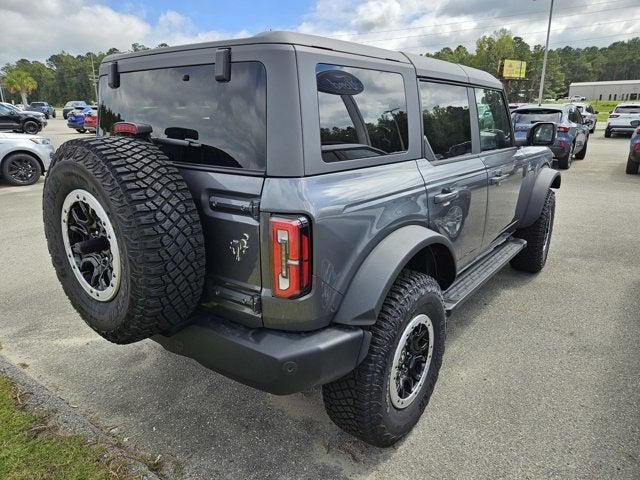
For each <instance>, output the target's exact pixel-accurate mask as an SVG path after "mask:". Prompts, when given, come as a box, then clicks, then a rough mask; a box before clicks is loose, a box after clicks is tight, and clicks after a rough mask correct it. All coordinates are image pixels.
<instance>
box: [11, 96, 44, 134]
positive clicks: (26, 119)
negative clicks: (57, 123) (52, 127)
mask: <svg viewBox="0 0 640 480" xmlns="http://www.w3.org/2000/svg"><path fill="white" fill-rule="evenodd" d="M46 125H47V120H46V118H45V116H44V113H40V112H29V111H23V110H18V109H17V108H16V107H14V106H13V105H11V104H10V103H0V131H1V130H10V131H14V132H24V133H30V134H36V133H38V132H39V131H40V130H42V129H43V128H44V127H45V126H46Z"/></svg>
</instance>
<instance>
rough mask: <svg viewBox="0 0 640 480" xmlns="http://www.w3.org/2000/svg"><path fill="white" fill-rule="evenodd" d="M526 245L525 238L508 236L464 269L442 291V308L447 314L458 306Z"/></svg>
mask: <svg viewBox="0 0 640 480" xmlns="http://www.w3.org/2000/svg"><path fill="white" fill-rule="evenodd" d="M526 246H527V242H526V241H525V240H522V239H519V238H510V239H509V240H507V241H506V242H504V243H503V244H501V245H498V246H497V247H496V248H494V249H493V250H492V251H491V252H490V253H488V254H487V255H485V256H484V257H482V258H481V259H480V260H478V262H476V264H475V265H472V266H471V267H469V269H467V270H465V271H464V272H463V273H462V274H461V275H460V276H459V277H458V278H457V279H456V281H455V282H454V283H453V285H451V286H450V287H449V288H448V289H447V290H446V291H445V292H444V308H445V311H446V312H447V315H450V314H451V312H452V310H453V309H455V308H456V307H458V306H460V305H461V304H462V303H463V302H464V301H465V300H467V299H468V298H469V297H470V296H471V295H472V294H473V293H474V292H475V291H476V290H477V289H478V288H480V287H481V286H482V285H483V284H484V283H485V282H486V281H487V280H489V279H490V278H491V277H492V276H493V275H494V274H495V273H496V272H497V271H498V270H500V269H502V268H503V267H504V266H505V265H506V264H507V263H509V261H510V260H511V259H512V258H513V257H515V256H516V255H517V254H518V253H520V251H521V250H522V249H523V248H524V247H526Z"/></svg>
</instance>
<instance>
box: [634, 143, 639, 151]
mask: <svg viewBox="0 0 640 480" xmlns="http://www.w3.org/2000/svg"><path fill="white" fill-rule="evenodd" d="M633 151H634V152H640V143H636V144H635V145H634V146H633Z"/></svg>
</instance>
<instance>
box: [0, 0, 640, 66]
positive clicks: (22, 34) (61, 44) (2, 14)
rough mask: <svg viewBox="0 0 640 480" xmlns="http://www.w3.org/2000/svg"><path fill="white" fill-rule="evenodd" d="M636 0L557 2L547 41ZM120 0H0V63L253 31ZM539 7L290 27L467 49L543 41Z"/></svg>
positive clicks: (327, 15)
mask: <svg viewBox="0 0 640 480" xmlns="http://www.w3.org/2000/svg"><path fill="white" fill-rule="evenodd" d="M635 1H637V0H563V2H556V12H555V14H554V21H553V30H552V33H551V45H552V46H553V47H557V46H563V45H572V46H576V47H585V46H589V45H598V46H603V45H608V44H610V43H612V42H614V41H617V40H626V39H628V38H631V37H632V36H638V35H639V33H638V32H640V27H638V25H639V23H638V18H637V17H634V15H633V11H632V9H631V8H630V7H631V6H632V5H633V3H634V2H635ZM123 5H124V7H125V8H124V10H123V11H116V10H114V9H112V8H110V7H108V6H106V5H102V4H100V3H96V2H95V1H91V0H2V2H1V5H0V18H2V20H3V21H2V25H3V32H2V42H1V43H0V65H2V64H4V63H6V62H10V61H15V60H17V59H19V58H29V59H40V60H44V59H46V58H47V57H49V56H50V55H52V54H54V53H57V52H59V51H60V50H65V51H67V52H69V53H73V54H79V53H85V52H87V51H99V50H101V51H105V50H107V49H109V48H111V47H117V48H119V49H127V48H129V46H130V45H131V44H132V43H134V42H137V43H143V44H145V45H148V46H155V45H157V44H158V43H160V42H166V43H169V44H171V45H177V44H184V43H191V42H200V41H206V40H217V39H222V38H229V37H237V36H247V35H251V34H253V33H256V32H249V31H240V32H224V31H219V30H201V29H198V28H197V27H196V25H195V23H194V22H193V20H192V19H191V18H190V17H188V16H185V15H183V14H180V13H177V12H175V11H171V10H168V11H164V12H160V15H159V17H158V20H157V21H156V22H149V21H147V20H146V19H145V18H147V14H148V13H149V12H145V11H142V10H140V9H139V8H137V7H135V6H133V4H129V3H126V2H125V3H124V4H123ZM127 5H128V7H127ZM148 8H151V7H148ZM547 8H548V0H538V1H533V0H518V1H517V2H505V1H504V0H431V1H429V2H427V1H425V0H316V3H315V5H314V7H313V8H312V9H311V11H310V12H309V13H308V14H307V15H306V16H305V17H304V18H303V19H301V21H300V23H299V24H298V25H297V26H295V27H294V28H295V29H296V30H297V31H300V32H304V33H314V34H319V35H326V36H331V37H335V38H340V39H344V40H353V41H357V42H361V43H368V44H371V45H375V46H378V47H384V48H390V49H400V50H407V51H410V52H418V53H422V52H425V51H434V50H438V49H440V48H442V47H444V46H451V47H455V46H457V45H459V44H462V45H465V46H467V47H468V48H470V49H473V46H474V42H475V40H476V39H477V38H478V37H479V36H481V35H484V34H490V33H491V32H493V31H494V30H496V29H497V28H500V27H504V28H508V29H511V31H512V32H513V33H514V34H516V35H520V36H522V37H523V38H524V40H525V41H526V42H527V43H529V44H530V45H534V44H536V43H542V42H544V36H545V31H546V19H547ZM636 11H637V10H636ZM155 13H158V12H155Z"/></svg>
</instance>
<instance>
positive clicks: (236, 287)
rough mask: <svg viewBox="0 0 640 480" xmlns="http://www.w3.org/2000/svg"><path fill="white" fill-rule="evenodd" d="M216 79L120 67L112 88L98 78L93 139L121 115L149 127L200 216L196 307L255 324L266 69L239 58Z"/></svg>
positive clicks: (187, 70) (205, 71) (201, 72)
mask: <svg viewBox="0 0 640 480" xmlns="http://www.w3.org/2000/svg"><path fill="white" fill-rule="evenodd" d="M210 58H211V57H210ZM119 63H120V65H123V63H124V62H119ZM215 78H216V75H215V69H214V65H213V63H210V64H207V65H191V66H177V67H168V68H156V69H152V70H151V69H149V70H137V71H122V72H121V73H120V74H119V82H120V84H119V86H118V87H117V88H111V87H109V85H108V76H102V77H101V78H100V110H99V135H109V134H110V133H111V131H112V128H113V125H114V124H115V123H116V122H120V121H127V122H134V123H138V124H148V125H150V126H151V127H152V129H153V130H152V133H151V138H152V141H153V142H154V143H155V144H156V145H158V146H159V147H160V148H161V149H162V150H163V151H164V153H165V154H166V155H167V156H168V157H169V158H170V159H171V160H172V161H173V162H174V164H175V165H176V166H178V168H179V169H180V171H181V173H182V175H183V177H184V179H185V181H186V183H187V185H188V186H189V188H190V190H191V193H192V195H193V198H194V199H195V201H196V205H197V207H198V210H199V213H200V218H201V220H202V225H203V230H204V236H205V245H206V255H207V270H206V272H207V273H206V275H207V278H206V287H205V292H204V296H203V299H202V307H203V308H205V309H209V310H210V311H213V312H215V313H219V314H220V315H222V316H224V317H225V318H229V319H231V320H235V321H238V322H241V323H243V324H246V325H250V326H260V325H261V324H262V317H261V313H260V292H261V288H262V280H261V270H260V260H261V259H260V223H259V219H260V216H259V211H260V210H259V209H260V195H261V192H262V187H263V183H264V176H265V171H266V143H267V142H266V135H267V133H266V122H267V119H266V72H265V67H264V66H263V64H262V63H260V62H241V63H237V64H233V71H232V76H231V79H230V81H225V82H220V81H216V80H215Z"/></svg>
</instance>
